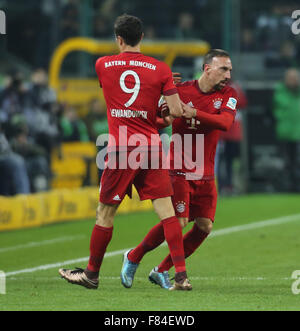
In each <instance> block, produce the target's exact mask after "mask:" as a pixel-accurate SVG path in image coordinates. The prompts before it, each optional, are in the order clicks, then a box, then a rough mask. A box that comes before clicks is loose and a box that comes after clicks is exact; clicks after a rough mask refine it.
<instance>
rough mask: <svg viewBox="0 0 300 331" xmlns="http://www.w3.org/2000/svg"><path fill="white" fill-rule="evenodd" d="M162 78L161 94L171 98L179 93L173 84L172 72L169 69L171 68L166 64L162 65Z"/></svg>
mask: <svg viewBox="0 0 300 331" xmlns="http://www.w3.org/2000/svg"><path fill="white" fill-rule="evenodd" d="M161 77H162V91H161V94H163V95H165V96H169V95H173V94H176V93H178V92H177V88H176V86H175V85H174V82H173V75H172V71H171V69H170V68H169V66H168V65H167V64H166V63H164V62H162V63H161Z"/></svg>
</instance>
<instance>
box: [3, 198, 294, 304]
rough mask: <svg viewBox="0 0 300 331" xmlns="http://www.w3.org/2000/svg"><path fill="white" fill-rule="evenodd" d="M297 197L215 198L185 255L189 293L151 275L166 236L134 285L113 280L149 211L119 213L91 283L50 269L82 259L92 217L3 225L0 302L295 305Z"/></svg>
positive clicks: (145, 226)
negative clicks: (200, 234) (207, 227)
mask: <svg viewBox="0 0 300 331" xmlns="http://www.w3.org/2000/svg"><path fill="white" fill-rule="evenodd" d="M299 202H300V196H299V195H249V196H241V197H233V198H220V199H219V202H218V208H217V215H216V222H215V226H214V231H213V233H212V235H211V237H209V238H208V239H207V240H206V241H205V242H204V244H203V245H202V246H201V247H200V248H199V249H198V251H197V252H196V253H195V254H194V255H193V256H191V257H190V258H189V259H188V260H187V270H188V276H189V278H190V281H191V283H192V285H193V291H191V292H168V291H165V290H162V289H161V288H159V287H158V286H155V285H153V284H151V283H150V282H149V281H148V273H149V272H150V270H151V269H152V268H153V267H154V266H156V265H157V264H158V263H159V262H160V261H161V259H162V258H164V257H165V255H166V254H167V253H168V249H167V247H166V246H164V245H163V246H161V247H159V248H158V249H156V250H155V251H152V252H150V253H149V254H148V255H146V256H145V258H144V260H143V261H142V263H141V265H140V267H139V269H138V271H137V274H136V278H135V282H134V284H133V287H132V288H131V289H125V288H123V287H122V285H121V283H120V278H119V274H120V269H121V265H122V253H121V252H122V251H123V250H124V249H126V248H130V247H134V246H135V245H136V244H138V243H139V242H140V241H141V240H142V238H143V237H144V236H145V234H146V233H147V232H148V230H149V229H150V228H151V227H152V226H153V225H155V224H156V223H157V222H158V219H157V217H156V215H155V214H154V213H153V212H146V213H135V214H129V215H119V216H117V218H116V221H115V226H114V235H113V240H112V242H111V243H110V245H109V247H108V253H109V255H108V256H107V257H106V258H105V259H104V262H103V265H102V269H101V275H100V287H99V289H98V290H96V291H95V290H86V289H85V288H81V287H79V286H75V285H71V284H68V283H67V282H66V281H64V280H62V279H60V277H59V275H58V272H57V270H58V268H59V265H61V264H64V263H66V261H70V260H75V261H72V262H71V263H70V264H68V265H66V266H67V267H72V268H73V267H77V266H78V267H80V266H81V267H85V266H86V260H85V259H84V258H85V257H87V256H88V254H89V239H90V234H91V231H92V227H93V224H94V220H86V221H80V222H72V223H61V224H56V225H51V226H45V227H41V228H34V229H27V230H19V231H13V232H4V233H0V270H3V271H4V272H5V273H6V275H7V277H6V294H0V310H1V311H6V310H99V311H120V310H121V311H166V310H168V311H200V310H300V294H298V295H296V294H293V293H292V284H293V282H294V280H293V279H292V278H291V275H292V273H293V271H294V270H300V260H299V252H300V240H299V233H300V203H299ZM285 216H288V217H286V218H285ZM190 226H191V225H189V227H188V228H190ZM185 231H186V230H185ZM81 258H83V260H82V261H80V260H79V261H76V260H77V259H81ZM26 269H27V270H26ZM173 274H174V271H173V269H172V270H171V276H173ZM299 287H300V285H299Z"/></svg>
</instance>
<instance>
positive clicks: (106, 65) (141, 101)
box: [59, 15, 192, 290]
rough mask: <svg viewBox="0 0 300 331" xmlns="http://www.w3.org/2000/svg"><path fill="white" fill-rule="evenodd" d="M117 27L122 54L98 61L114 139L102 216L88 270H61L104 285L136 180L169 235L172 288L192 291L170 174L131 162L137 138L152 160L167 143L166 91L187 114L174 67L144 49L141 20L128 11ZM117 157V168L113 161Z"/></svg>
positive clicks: (125, 280)
mask: <svg viewBox="0 0 300 331" xmlns="http://www.w3.org/2000/svg"><path fill="white" fill-rule="evenodd" d="M114 30H115V35H116V42H117V44H118V46H119V49H120V54H118V55H112V56H104V57H101V58H99V59H98V60H97V62H96V72H97V75H98V78H99V82H100V86H101V87H102V89H103V93H104V97H105V101H106V105H107V117H108V126H109V141H108V159H107V160H106V167H105V169H104V172H103V175H102V177H101V184H100V204H99V207H98V209H97V216H96V218H97V220H96V225H95V227H94V229H93V232H92V236H91V241H90V258H89V262H88V265H87V267H86V269H84V270H83V269H80V268H77V269H75V270H68V269H60V270H59V273H60V275H61V276H62V277H63V278H65V279H66V280H67V281H69V282H70V283H74V284H78V285H81V286H85V287H87V288H93V289H96V288H98V284H99V280H98V279H99V271H100V267H101V264H102V260H103V257H104V254H105V252H106V249H107V246H108V244H109V242H110V241H111V238H112V233H113V222H114V216H115V214H116V211H117V208H118V206H119V205H120V203H121V202H122V200H123V199H124V197H125V195H126V194H128V195H131V188H132V184H133V185H135V187H136V189H137V191H138V193H139V196H140V199H141V200H146V199H151V200H152V201H153V206H154V209H155V211H156V213H157V214H158V216H159V219H160V221H161V223H160V224H161V226H162V229H163V236H164V239H166V241H167V243H168V245H169V249H170V254H171V256H172V261H173V263H174V266H175V270H176V275H175V283H174V286H173V287H172V288H171V290H177V289H180V290H191V289H192V287H191V285H190V283H189V281H188V279H187V274H186V268H185V259H184V249H183V237H182V231H181V226H180V223H179V220H178V219H177V217H176V216H175V211H174V208H173V205H172V201H171V195H172V194H173V189H172V184H171V180H170V177H169V173H168V171H167V170H166V169H163V168H162V167H160V168H159V169H149V168H147V169H145V168H142V167H138V168H134V167H131V164H130V156H129V154H130V153H129V152H130V151H133V150H134V149H135V147H136V143H139V144H138V145H139V148H140V149H141V150H144V151H145V153H144V154H140V155H139V157H140V159H142V158H145V159H147V157H148V155H149V152H151V150H154V149H160V148H161V144H160V139H159V135H158V131H157V127H156V110H157V104H158V101H159V99H160V96H161V94H163V95H164V97H165V100H166V102H167V104H168V107H169V109H170V114H171V115H172V116H174V117H175V118H176V117H180V116H181V115H182V106H181V104H180V99H179V96H178V93H177V89H176V87H175V85H174V83H173V77H172V72H171V70H170V68H169V67H168V66H167V65H166V64H165V63H163V62H160V61H158V60H156V59H154V58H152V57H149V56H145V55H143V54H142V53H141V52H140V44H141V40H142V38H143V31H142V22H141V21H140V19H138V18H137V17H134V16H130V15H122V16H120V17H118V18H117V20H116V22H115V26H114ZM153 137H154V139H153ZM155 137H156V139H155ZM149 146H150V147H151V149H150V151H149V150H148V147H149ZM150 154H151V153H150ZM124 156H125V158H124ZM114 161H115V162H116V167H115V168H114V167H113V166H111V165H112V164H113V162H114ZM127 255H128V252H126V253H125V254H124V262H123V268H122V273H121V279H122V284H123V285H124V286H125V287H127V288H129V287H131V286H132V282H133V276H134V274H135V271H136V269H137V267H138V264H135V263H132V262H131V261H129V260H128V257H127Z"/></svg>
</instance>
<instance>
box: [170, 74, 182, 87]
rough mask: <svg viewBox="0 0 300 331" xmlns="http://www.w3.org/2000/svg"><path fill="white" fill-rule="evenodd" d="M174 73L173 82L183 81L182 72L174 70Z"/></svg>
mask: <svg viewBox="0 0 300 331" xmlns="http://www.w3.org/2000/svg"><path fill="white" fill-rule="evenodd" d="M172 74H173V82H174V84H175V85H176V84H178V83H181V80H182V78H181V73H180V72H172Z"/></svg>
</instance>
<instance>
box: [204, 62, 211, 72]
mask: <svg viewBox="0 0 300 331" xmlns="http://www.w3.org/2000/svg"><path fill="white" fill-rule="evenodd" d="M209 71H210V65H209V64H208V63H206V64H204V65H203V72H206V73H209Z"/></svg>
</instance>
